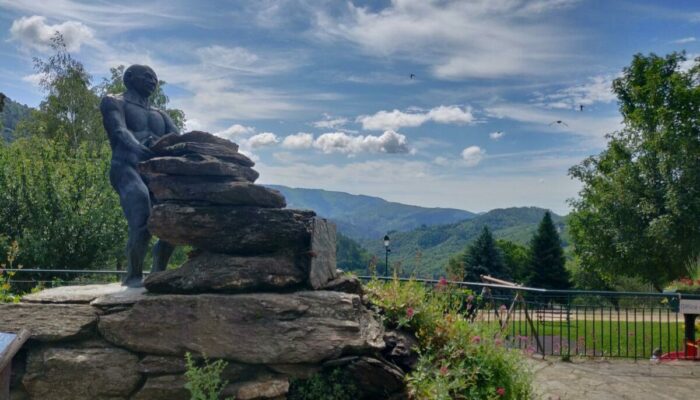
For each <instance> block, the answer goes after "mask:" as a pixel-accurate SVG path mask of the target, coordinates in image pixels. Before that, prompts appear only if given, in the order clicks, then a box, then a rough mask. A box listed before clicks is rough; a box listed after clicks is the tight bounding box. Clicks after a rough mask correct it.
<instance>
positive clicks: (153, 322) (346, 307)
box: [99, 291, 384, 364]
mask: <svg viewBox="0 0 700 400" xmlns="http://www.w3.org/2000/svg"><path fill="white" fill-rule="evenodd" d="M99 330H100V333H101V334H102V336H103V337H104V338H105V339H107V340H108V341H110V342H112V343H114V344H115V345H117V346H119V347H124V348H126V349H129V350H132V351H135V352H139V353H148V354H162V355H179V356H182V355H183V354H185V352H191V353H193V354H198V355H206V356H207V357H212V358H222V359H226V360H232V361H237V362H243V363H250V364H283V363H317V362H321V361H324V360H328V359H332V358H337V357H340V356H342V355H343V354H344V353H362V352H368V351H369V352H371V351H373V350H380V349H382V348H383V346H384V342H383V340H382V333H383V332H382V328H381V326H380V325H379V323H378V322H377V321H376V320H375V319H374V318H373V317H372V315H371V314H370V313H369V311H367V310H365V309H364V308H363V306H362V304H361V303H360V300H359V297H358V296H354V295H349V294H345V293H340V292H326V291H309V292H296V293H289V294H276V293H256V294H240V295H228V296H226V295H213V294H203V295H162V296H154V297H149V298H147V299H144V300H142V301H140V302H139V303H137V304H135V305H134V307H133V308H131V309H130V310H129V311H127V312H122V313H116V314H111V315H106V316H104V317H102V318H101V320H100V323H99Z"/></svg>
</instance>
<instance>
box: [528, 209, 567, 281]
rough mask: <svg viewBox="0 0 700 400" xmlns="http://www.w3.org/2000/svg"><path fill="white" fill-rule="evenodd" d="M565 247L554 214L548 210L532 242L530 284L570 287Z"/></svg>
mask: <svg viewBox="0 0 700 400" xmlns="http://www.w3.org/2000/svg"><path fill="white" fill-rule="evenodd" d="M565 263H566V259H565V258H564V249H563V248H562V247H561V239H560V238H559V233H557V228H556V227H555V226H554V222H552V215H551V214H550V213H549V211H547V212H546V213H545V214H544V217H543V218H542V221H541V222H540V226H539V227H538V228H537V232H536V233H535V235H534V236H533V237H532V241H531V242H530V276H529V279H528V285H529V286H532V287H540V288H545V289H569V288H570V287H571V282H570V277H569V271H567V270H566V268H565V267H564V264H565Z"/></svg>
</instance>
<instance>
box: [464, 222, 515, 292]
mask: <svg viewBox="0 0 700 400" xmlns="http://www.w3.org/2000/svg"><path fill="white" fill-rule="evenodd" d="M462 261H463V262H464V269H465V272H464V280H465V281H467V282H479V281H481V275H491V276H493V277H495V278H500V279H509V278H510V276H509V275H510V274H509V273H508V270H507V268H506V264H505V262H504V261H503V254H502V253H501V250H500V249H499V248H498V247H497V246H496V241H495V240H494V239H493V235H492V234H491V231H490V230H489V228H488V227H486V226H484V229H483V230H482V231H481V235H479V237H478V238H477V239H476V241H475V242H474V243H472V245H471V246H469V248H468V249H467V251H466V252H465V253H464V256H463V259H462Z"/></svg>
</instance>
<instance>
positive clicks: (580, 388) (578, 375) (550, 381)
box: [530, 359, 700, 400]
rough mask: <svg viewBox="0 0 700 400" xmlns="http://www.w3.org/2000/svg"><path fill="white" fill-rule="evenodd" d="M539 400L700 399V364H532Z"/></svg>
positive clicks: (550, 362) (544, 362)
mask: <svg viewBox="0 0 700 400" xmlns="http://www.w3.org/2000/svg"><path fill="white" fill-rule="evenodd" d="M530 364H531V365H532V369H533V371H534V373H535V388H536V390H537V392H538V397H537V398H538V399H544V400H558V399H560V400H584V399H585V400H589V399H595V400H612V399H630V400H632V399H633V400H647V399H649V400H659V399H668V400H671V399H673V400H675V399H683V400H690V399H700V362H688V361H685V362H680V361H676V362H670V363H661V364H652V363H651V362H650V361H642V360H640V361H637V362H634V361H633V360H612V361H589V360H575V361H574V362H570V363H569V362H561V361H550V360H545V361H542V360H535V359H532V360H530Z"/></svg>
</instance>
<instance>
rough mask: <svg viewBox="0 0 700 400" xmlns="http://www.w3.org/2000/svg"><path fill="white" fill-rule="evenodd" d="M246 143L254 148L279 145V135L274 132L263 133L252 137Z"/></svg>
mask: <svg viewBox="0 0 700 400" xmlns="http://www.w3.org/2000/svg"><path fill="white" fill-rule="evenodd" d="M246 143H247V144H248V146H250V147H252V148H258V147H265V146H272V145H273V144H277V143H279V139H278V138H277V135H275V134H274V133H272V132H263V133H258V134H257V135H254V136H251V137H250V139H248V140H247V141H246Z"/></svg>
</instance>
